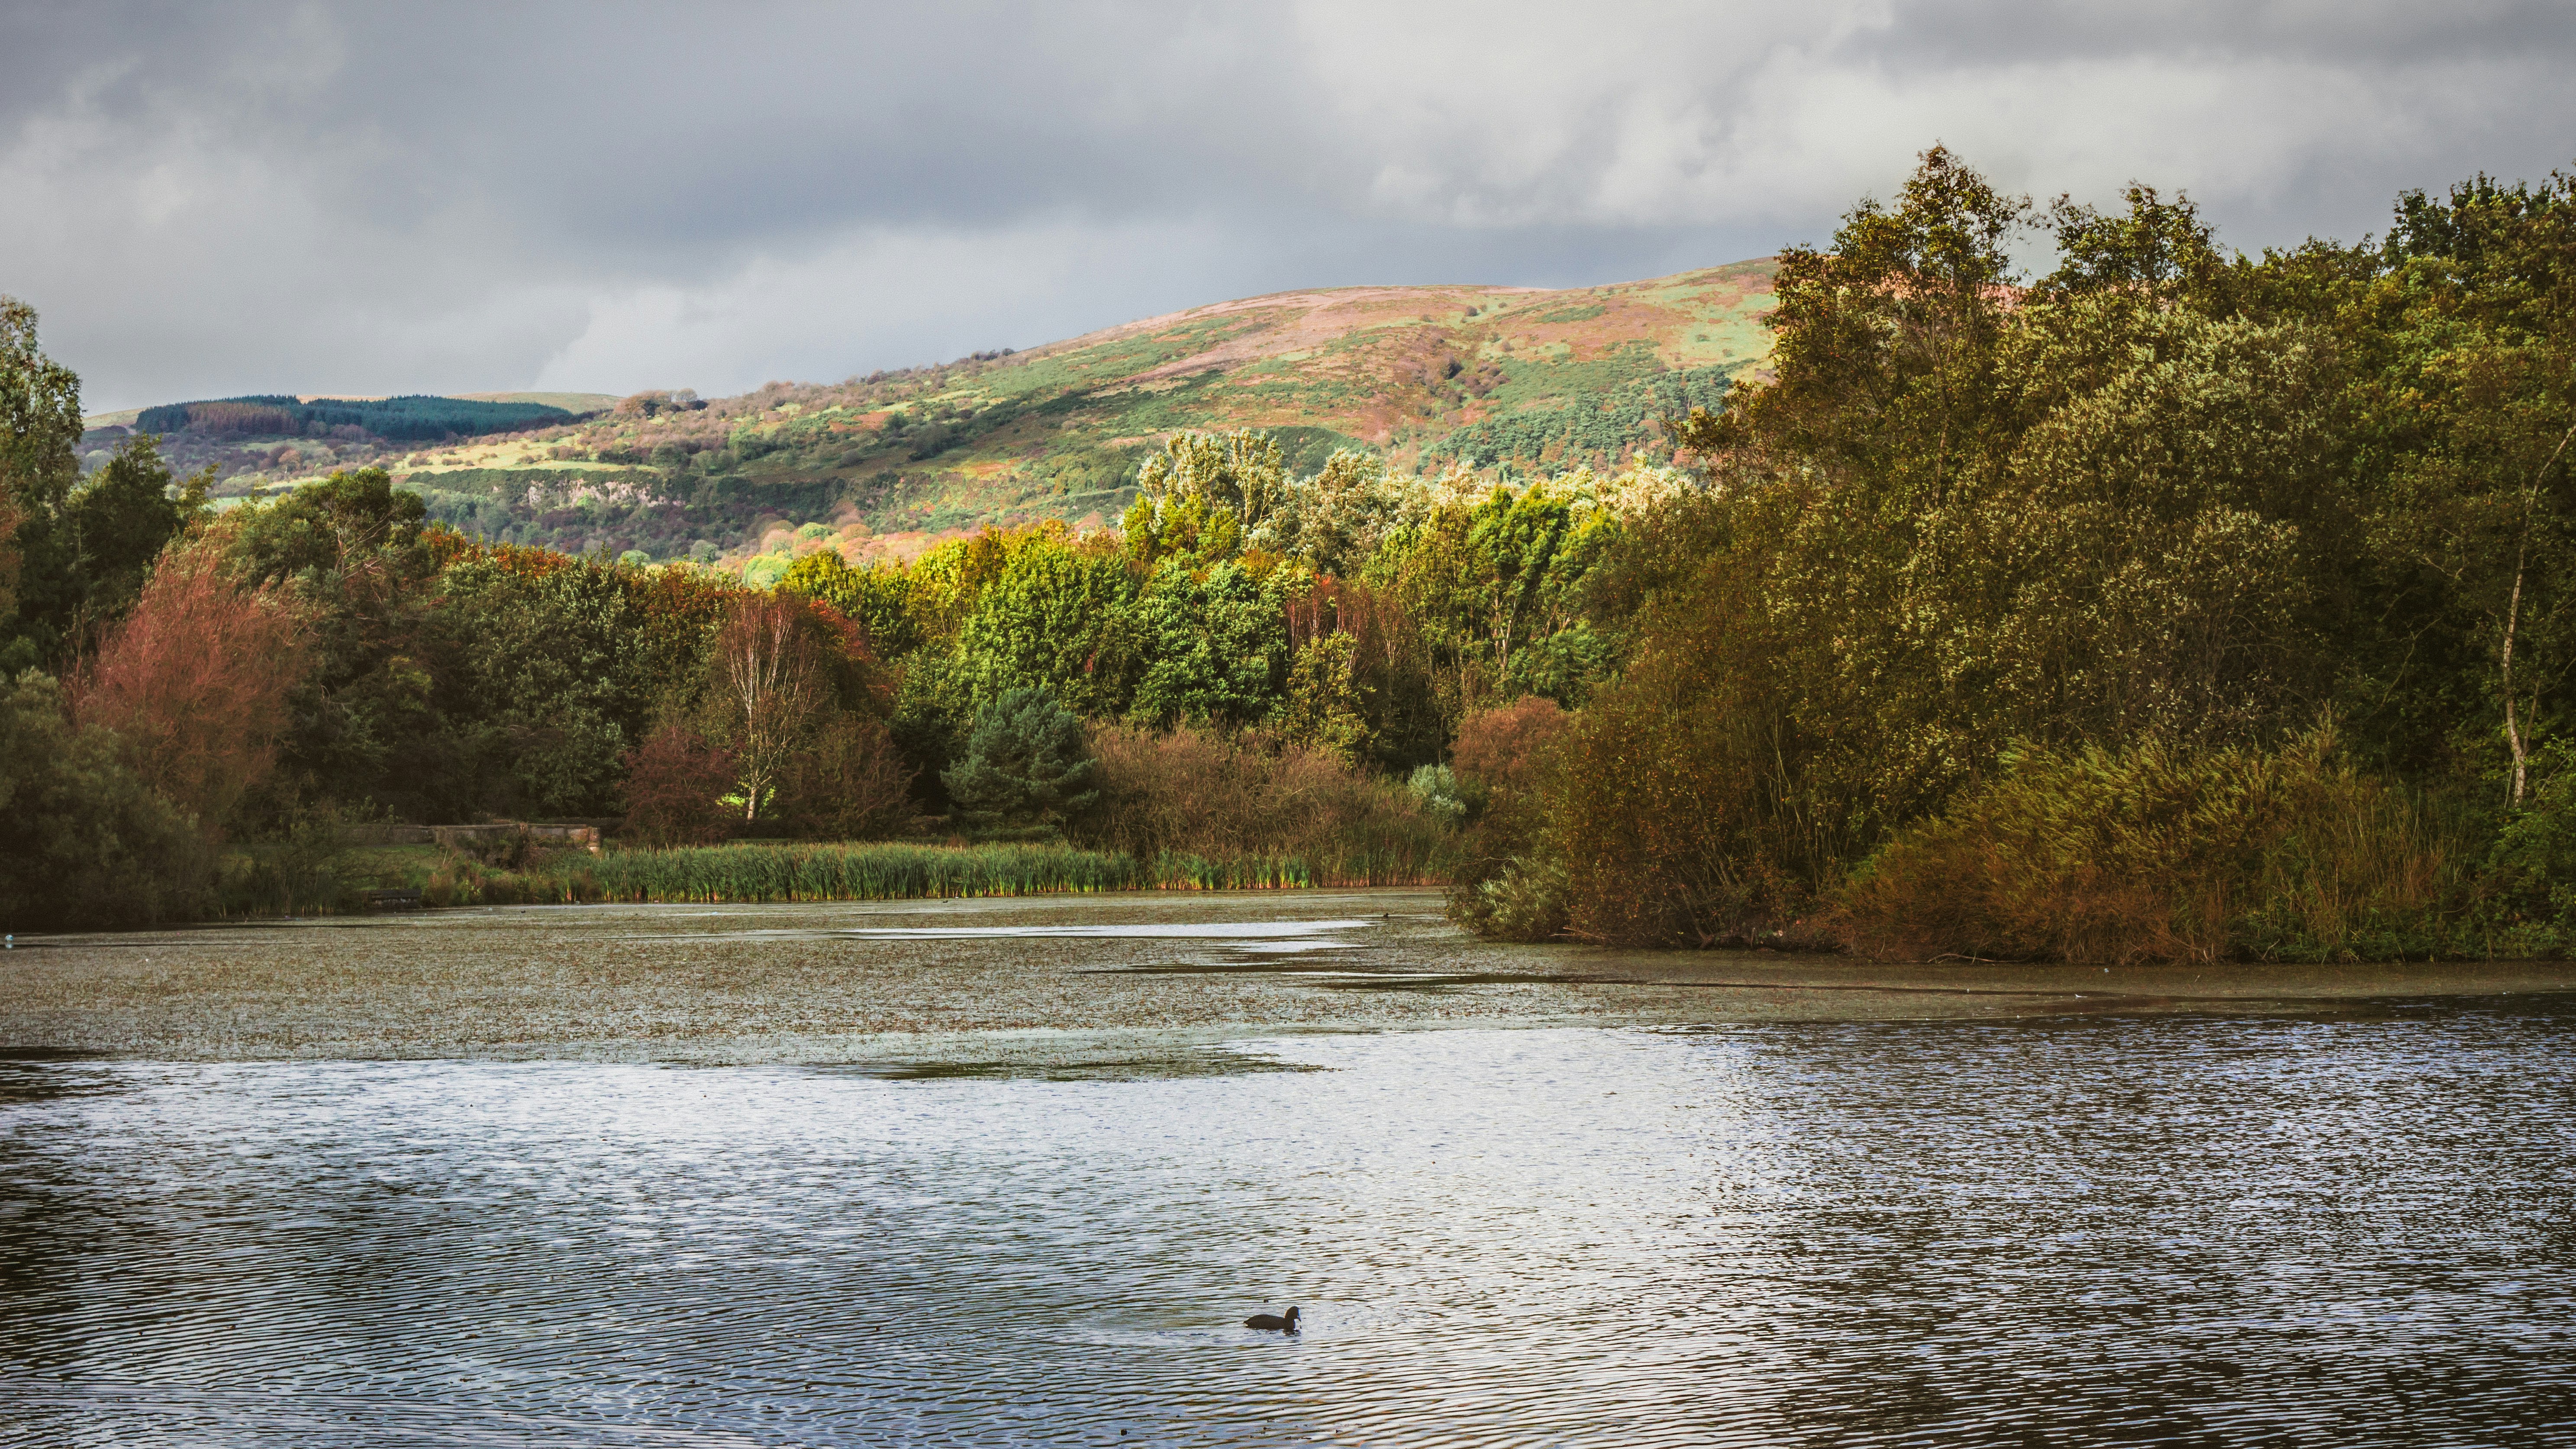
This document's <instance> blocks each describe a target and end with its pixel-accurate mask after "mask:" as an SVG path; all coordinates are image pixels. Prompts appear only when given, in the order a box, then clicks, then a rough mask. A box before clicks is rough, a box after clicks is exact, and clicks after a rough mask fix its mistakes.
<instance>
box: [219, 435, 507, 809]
mask: <svg viewBox="0 0 2576 1449" xmlns="http://www.w3.org/2000/svg"><path fill="white" fill-rule="evenodd" d="M426 514H427V510H426V509H425V508H424V506H423V505H422V503H421V500H420V498H419V496H418V495H416V494H411V493H406V492H401V491H398V490H396V489H395V488H394V487H393V480H392V479H391V478H390V477H389V476H388V475H387V474H386V473H385V472H384V471H383V470H382V469H377V468H368V469H362V470H360V471H357V472H343V473H334V474H332V475H331V476H330V477H329V478H327V479H325V480H323V481H322V482H319V483H313V484H308V485H306V486H305V487H302V488H298V489H296V490H295V491H294V492H292V493H289V494H287V495H286V496H284V497H283V498H279V499H276V500H274V501H271V502H267V503H258V504H250V505H246V506H244V507H240V508H236V509H233V510H230V511H229V512H227V513H226V514H225V515H224V516H223V518H222V519H221V521H220V522H218V523H217V524H216V525H214V528H213V530H212V531H211V533H210V537H212V538H213V539H214V540H215V541H216V542H217V544H218V546H219V547H221V548H222V549H223V551H224V553H225V556H226V558H227V562H228V566H229V568H230V570H231V572H232V573H233V574H234V576H235V577H237V578H238V579H239V580H240V581H241V582H242V583H243V584H244V585H245V586H246V587H250V588H259V587H261V586H264V585H270V584H275V585H279V586H282V587H283V588H285V589H286V590H287V592H288V593H289V594H290V595H291V596H292V597H294V598H295V599H296V600H297V601H298V602H299V604H300V605H301V606H302V607H303V608H304V609H305V610H307V611H308V613H309V615H310V617H311V618H312V620H313V634H312V643H311V647H312V653H313V667H312V669H311V672H310V673H308V674H307V676H306V678H305V680H304V683H303V684H302V685H301V686H300V687H299V688H298V689H297V690H296V692H295V694H294V695H293V697H292V700H291V710H292V715H293V724H292V726H291V727H290V728H289V730H288V732H287V735H286V739H285V743H284V747H283V750H282V752H281V755H280V760H279V767H278V775H277V780H276V783H275V786H274V791H275V794H276V797H277V798H276V800H275V801H274V802H273V806H274V809H273V811H272V813H274V814H277V815H278V818H280V819H283V818H284V813H283V812H285V811H286V809H287V807H288V806H289V804H291V802H293V801H296V800H310V801H336V802H340V803H342V804H346V805H351V806H356V805H359V804H361V803H371V804H373V805H374V806H376V807H379V808H383V809H387V810H390V811H392V812H393V813H394V814H395V815H397V816H399V817H401V818H404V819H411V820H432V821H443V820H461V819H466V818H469V817H470V816H471V815H472V814H473V813H474V812H475V811H477V810H478V809H482V808H485V801H486V799H487V795H488V791H487V788H486V784H487V779H488V776H489V773H490V771H491V770H492V769H494V768H496V767H498V765H499V763H500V762H496V761H493V760H490V759H488V758H485V757H483V756H481V755H478V754H477V753H475V752H474V749H473V746H474V744H475V741H474V740H473V739H472V738H471V737H470V736H469V735H467V734H465V733H463V732H460V731H459V730H457V729H455V728H453V727H452V726H451V718H454V719H460V720H461V719H465V718H470V717H471V715H472V714H473V712H474V708H475V707H474V704H473V701H471V700H470V699H468V698H463V697H461V688H460V687H461V685H462V683H463V681H464V680H465V679H466V678H467V674H466V671H465V669H464V667H463V665H462V664H461V663H460V662H459V661H458V660H457V659H456V658H455V657H454V654H453V650H452V641H451V639H450V637H449V635H448V631H444V630H442V629H440V628H439V627H437V619H436V611H437V606H438V579H439V574H440V568H441V559H440V557H439V555H438V553H437V552H436V551H435V550H434V549H433V548H432V547H431V538H430V536H429V535H428V534H427V533H426V532H425V530H424V527H423V521H424V519H425V517H426ZM446 537H447V538H449V539H451V540H453V538H454V536H453V535H447V536H446ZM455 542H456V543H457V545H458V547H459V548H460V549H461V548H462V546H463V545H462V541H461V540H456V541H455Z"/></svg>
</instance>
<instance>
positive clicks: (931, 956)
mask: <svg viewBox="0 0 2576 1449" xmlns="http://www.w3.org/2000/svg"><path fill="white" fill-rule="evenodd" d="M1440 903H1441V898H1440V895H1439V893H1438V892H1436V891H1430V890H1422V889H1407V888H1379V889H1341V890H1335V889H1310V890H1296V891H1277V890H1271V891H1257V892H1216V891H1138V892H1130V893H1121V894H1115V895H1111V894H1080V895H1075V894H1066V895H1049V896H1038V897H1025V896H1023V897H980V898H958V897H949V898H937V899H917V900H900V901H875V902H863V903H836V904H739V905H725V904H703V903H701V904H669V905H585V906H578V907H568V906H513V907H474V908H457V909H451V910H444V911H435V912H408V913H403V914H398V915H379V916H367V917H319V918H311V919H306V920H301V921H273V922H263V923H257V924H216V925H204V926H192V927H181V928H176V929H171V930H164V931H144V932H122V933H114V934H100V935H93V936H62V937H44V938H37V939H35V940H32V941H29V942H24V943H21V945H20V947H19V949H18V950H17V951H15V952H12V953H9V955H8V956H7V957H0V960H6V961H7V963H8V966H9V968H10V969H9V970H8V971H7V972H5V973H0V1058H7V1057H16V1058H19V1059H26V1058H29V1057H32V1056H58V1055H62V1054H72V1055H77V1056H82V1057H92V1058H108V1059H151V1060H187V1061H207V1062H239V1061H262V1060H378V1061H381V1060H407V1059H459V1058H461V1059H475V1060H496V1061H542V1060H590V1061H613V1062H656V1063H668V1064H673V1065H691V1064H697V1065H716V1064H777V1065H807V1066H826V1067H845V1068H851V1069H857V1070H863V1071H882V1072H885V1073H888V1074H892V1075H899V1076H901V1075H913V1076H918V1075H956V1074H960V1073H964V1074H975V1073H983V1072H997V1073H1004V1074H1009V1073H1016V1072H1035V1073H1040V1074H1073V1075H1083V1074H1106V1075H1113V1076H1114V1075H1173V1074H1190V1075H1197V1074H1204V1073H1205V1072H1208V1071H1226V1070H1258V1069H1263V1067H1262V1061H1261V1059H1260V1058H1259V1057H1258V1056H1257V1054H1252V1053H1247V1052H1245V1051H1243V1050H1241V1049H1240V1047H1239V1046H1238V1045H1237V1044H1240V1043H1244V1042H1249V1041H1254V1040H1257V1039H1261V1038H1276V1037H1287V1036H1296V1035H1305V1034H1310V1033H1316V1032H1324V1033H1345V1032H1389V1031H1393V1032H1405V1031H1420V1030H1442V1029H1452V1028H1541V1027H1569V1026H1589V1027H1640V1028H1684V1029H1686V1028H1691V1027H1701V1026H1710V1027H1714V1026H1723V1025H1728V1024H1744V1023H1796V1022H1809V1023H1812V1022H1841V1023H1866V1022H1883V1021H1924V1020H1951V1021H1961V1022H1997V1023H2000V1022H2013V1021H2021V1022H2033V1021H2041V1020H2045V1019H2050V1018H2079V1017H2096V1016H2104V1015H2110V1016H2133V1017H2135V1016H2159V1015H2192V1014H2212V1013H2223V1014H2228V1015H2236V1016H2286V1017H2296V1016H2302V1015H2318V1014H2324V1015H2354V1014H2360V1015H2368V1014H2371V1013H2374V1012H2376V1011H2379V1010H2384V1009H2388V1008H2403V1007H2404V1006H2405V1005H2406V1004H2407V1003H2409V1002H2414V1003H2426V1002H2439V1001H2465V1000H2469V999H2472V998H2497V999H2512V1000H2530V1001H2533V1002H2543V1001H2545V1000H2547V999H2548V998H2551V997H2555V996H2560V995H2566V994H2571V993H2576V968H2571V966H2570V965H2569V964H2568V963H2565V962H2547V961H2544V962H2511V963H2497V962H2484V963H2435V964H2429V965H2428V964H2415V963H2399V964H2382V965H2356V966H2342V967H2316V966H2304V967H2173V966H2130V967H2111V968H2107V969H2106V968H2102V967H2067V966H2011V965H1995V964H1986V963H1975V964H1969V963H1940V964H1934V965H1923V966H1890V965H1886V964H1879V963H1870V962H1862V961H1855V960H1851V959H1849V958H1840V957H1803V956H1800V957H1792V956H1782V955H1778V954H1775V953H1768V952H1691V953H1661V952H1640V951H1621V950H1613V949H1608V948H1603V947H1598V946H1582V945H1510V944H1498V943H1488V942H1483V941H1478V940H1476V939H1474V938H1473V937H1470V936H1468V935H1466V934H1465V933H1464V932H1463V931H1461V930H1460V929H1459V928H1458V927H1456V926H1454V925H1452V924H1450V923H1449V922H1448V921H1447V920H1446V919H1445V918H1444V917H1443V916H1442V915H1441V914H1440Z"/></svg>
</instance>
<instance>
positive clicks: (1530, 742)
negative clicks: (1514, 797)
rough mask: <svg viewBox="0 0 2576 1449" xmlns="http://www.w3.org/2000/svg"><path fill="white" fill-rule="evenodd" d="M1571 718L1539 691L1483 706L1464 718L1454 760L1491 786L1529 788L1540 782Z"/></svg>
mask: <svg viewBox="0 0 2576 1449" xmlns="http://www.w3.org/2000/svg"><path fill="white" fill-rule="evenodd" d="M1568 718H1569V716H1568V715H1567V714H1566V712H1565V710H1564V709H1563V708H1562V707H1561V706H1559V705H1558V704H1557V702H1556V701H1555V700H1552V699H1548V698H1546V697H1544V696H1541V695H1535V694H1525V695H1522V696H1521V697H1520V698H1518V699H1516V700H1513V701H1512V702H1511V703H1509V704H1505V705H1498V706H1496V707H1495V708H1493V709H1487V710H1479V711H1478V712H1476V713H1474V714H1471V715H1469V716H1467V718H1466V719H1465V720H1464V721H1462V722H1460V724H1459V726H1458V743H1457V745H1456V747H1455V748H1453V749H1452V750H1451V751H1450V754H1449V758H1450V763H1451V764H1452V765H1453V766H1455V767H1456V769H1457V771H1458V773H1459V774H1460V775H1463V776H1465V777H1466V778H1467V779H1469V780H1472V781H1474V782H1475V783H1477V784H1479V785H1482V786H1484V787H1485V788H1486V789H1488V790H1496V791H1522V790H1527V789H1529V788H1530V787H1531V786H1532V785H1534V784H1535V783H1536V782H1537V779H1538V776H1539V774H1540V773H1541V769H1542V766H1543V765H1544V763H1545V759H1546V754H1547V751H1548V749H1549V748H1550V747H1551V746H1553V745H1554V744H1555V743H1556V741H1557V737H1558V736H1560V735H1562V734H1563V733H1564V732H1565V725H1566V721H1567V719H1568Z"/></svg>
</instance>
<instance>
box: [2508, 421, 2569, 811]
mask: <svg viewBox="0 0 2576 1449" xmlns="http://www.w3.org/2000/svg"><path fill="white" fill-rule="evenodd" d="M2571 438H2576V423H2571V424H2569V425H2568V428H2567V431H2566V432H2564V433H2562V434H2560V435H2559V438H2558V446H2557V447H2555V448H2552V449H2550V450H2549V460H2548V461H2547V462H2545V463H2542V464H2541V465H2540V466H2539V468H2537V469H2535V470H2534V471H2533V472H2532V475H2531V481H2530V482H2529V483H2527V484H2525V485H2524V486H2523V490H2522V527H2521V529H2520V530H2519V531H2518V535H2517V536H2516V538H2515V539H2514V544H2513V592H2512V593H2511V594H2509V595H2507V596H2506V600H2505V607H2504V678H2503V685H2504V742H2505V745H2506V747H2507V748H2509V749H2511V750H2512V751H2513V797H2512V803H2514V804H2516V805H2519V804H2521V803H2522V795H2523V790H2524V787H2525V783H2526V782H2527V781H2528V779H2529V778H2530V774H2531V751H2530V749H2529V748H2528V747H2527V746H2526V745H2525V744H2524V742H2523V738H2522V722H2521V719H2520V717H2519V716H2517V715H2516V714H2515V712H2514V703H2513V641H2514V634H2515V632H2516V631H2517V630H2518V629H2519V628H2520V627H2521V623H2522V578H2523V571H2524V567H2525V565H2526V564H2527V563H2528V562H2529V560H2530V557H2531V515H2532V512H2533V510H2534V509H2536V508H2537V507H2538V506H2539V503H2540V480H2541V479H2543V478H2546V477H2548V476H2549V470H2550V469H2551V468H2552V467H2554V466H2556V465H2557V462H2558V455H2559V454H2561V453H2564V452H2566V451H2567V443H2568V440H2569V439H2571Z"/></svg>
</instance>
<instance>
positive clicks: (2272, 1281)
mask: <svg viewBox="0 0 2576 1449" xmlns="http://www.w3.org/2000/svg"><path fill="white" fill-rule="evenodd" d="M2571 1024H2576V1013H2571V1012H2570V1011H2569V1010H2568V1009H2567V1006H2566V1005H2565V1003H2564V1002H2563V1000H2560V1001H2553V1000H2551V999H2548V998H2543V999H2541V1000H2540V1004H2538V1005H2536V1006H2535V1005H2533V1004H2532V1003H2531V1002H2530V1001H2524V1002H2522V1003H2511V1002H2494V1001H2485V1002H2481V1001H2455V1002H2449V1003H2440V1004H2426V1005H2423V1006H2415V1007H2399V1008H2396V1009H2383V1010H2380V1011H2378V1012H2375V1013H2372V1014H2370V1015H2368V1016H2365V1017H2362V1018H2342V1017H2338V1018H2329V1019H2312V1020H2301V1019H2296V1018H2282V1017H2271V1018H2265V1019H2248V1020H2238V1019H2228V1018H2220V1017H2188V1016H2142V1017H2130V1018H2088V1017H2073V1018H2065V1017H2060V1018H2049V1019H2040V1020H2028V1021H2004V1022H1870V1023H1855V1024H1831V1023H1821V1024H1816V1023H1809V1024H1795V1023H1791V1024H1745V1025H1733V1026H1724V1027H1713V1028H1709V1029H1705V1030H1698V1031H1677V1030H1647V1029H1600V1028H1565V1029H1540V1030H1522V1031H1508V1030H1482V1029H1472V1030H1450V1031H1436V1032H1406V1033H1386V1034H1379V1035H1348V1036H1310V1037H1292V1038H1284V1039H1273V1040H1268V1041H1261V1042H1253V1043H1248V1044H1243V1045H1241V1046H1238V1047H1233V1048H1224V1049H1220V1050H1219V1051H1218V1052H1216V1053H1215V1056H1216V1057H1217V1058H1219V1060H1217V1061H1216V1062H1215V1064H1214V1065H1211V1063H1210V1057H1211V1053H1209V1052H1207V1051H1199V1052H1197V1053H1196V1055H1195V1057H1194V1058H1193V1061H1192V1063H1191V1064H1190V1065H1187V1066H1186V1067H1180V1068H1177V1069H1176V1070H1175V1071H1174V1072H1172V1073H1171V1074H1169V1075H1165V1076H1161V1077H1149V1078H1146V1079H1136V1078H1134V1077H1132V1076H1131V1077H1129V1078H1127V1079H1121V1080H1079V1079H1076V1080H1065V1079H1061V1078H1057V1079H1048V1078H1037V1077H1029V1076H1007V1075H1005V1076H999V1077H993V1076H984V1075H978V1074H976V1073H974V1072H973V1071H971V1070H965V1071H959V1070H954V1069H951V1070H945V1071H942V1072H939V1073H934V1074H929V1075H926V1076H924V1077H922V1078H921V1079H914V1080H890V1079H888V1074H887V1073H885V1072H882V1071H869V1072H859V1071H835V1070H830V1069H813V1068H797V1067H718V1068H664V1067H651V1066H639V1065H629V1064H615V1063H598V1062H586V1063H544V1062H538V1063H530V1062H518V1063H511V1062H455V1061H443V1062H442V1061H430V1062H347V1061H340V1062H258V1063H240V1064H204V1063H192V1064H160V1063H135V1062H123V1061H83V1060H77V1059H54V1060H31V1061H20V1062H14V1063H6V1064H0V1285H5V1289H6V1293H7V1299H6V1305H5V1314H4V1315H0V1409H5V1412H0V1423H5V1425H6V1427H5V1428H0V1439H5V1440H6V1441H7V1442H10V1443H26V1444H44V1445H57V1444H88V1443H111V1442H112V1443H120V1444H124V1443H140V1444H155V1443H167V1444H188V1445H287V1444H296V1445H302V1444H378V1443H383V1444H393V1443H401V1444H464V1445H487V1444H522V1443H531V1442H548V1443H553V1442H569V1443H591V1444H639V1445H641V1444H654V1445H661V1444H689V1445H736V1444H743V1445H750V1444H841V1443H851V1444H862V1443H886V1442H936V1443H1009V1442H1042V1443H1104V1444H1114V1443H1120V1442H1125V1443H1139V1442H1144V1443H1238V1442H1242V1443H1252V1442H1258V1443H1272V1442H1298V1443H1304V1442H1331V1443H1367V1444H1382V1443H1435V1442H1447V1443H1478V1444H1485V1443H1530V1444H1577V1443H1579V1444H1654V1443H1691V1444H1706V1443H1746V1444H1756V1443H1762V1444H1778V1443H1787V1444H1829V1443H1831V1444H1843V1443H1902V1442H1921V1443H1939V1444H2012V1445H2018V1444H2025V1443H2031V1444H2036V1443H2058V1444H2066V1443H2113V1442H2120V1443H2131V1442H2169V1443H2190V1444H2204V1443H2205V1444H2222V1443H2224V1444H2251V1443H2303V1444H2313V1443H2334V1444H2380V1443H2386V1444H2435V1443H2443V1444H2447V1443H2510V1442H2527V1443H2537V1442H2546V1441H2549V1440H2552V1439H2556V1440H2559V1441H2562V1442H2563V1441H2565V1440H2566V1439H2568V1438H2569V1437H2570V1436H2576V1330H2571V1325H2576V1275H2571V1270H2576V1229H2571V1223H2570V1206H2569V1199H2570V1186H2571V1166H2576V1125H2571V1124H2576V1086H2571V1079H2570V1073H2569V1071H2568V1067H2567V1058H2566V1052H2565V1045H2566V1042H2567V1040H2568V1028H2569V1027H2570V1025H2571ZM1228 1051H1230V1052H1233V1053H1234V1054H1235V1057H1236V1059H1237V1060H1239V1061H1240V1062H1241V1064H1242V1065H1244V1066H1247V1067H1264V1068H1278V1067H1302V1068H1309V1069H1313V1070H1292V1071H1282V1070H1246V1071H1225V1070H1221V1068H1222V1066H1223V1065H1224V1061H1223V1060H1222V1057H1223V1054H1224V1053H1225V1052H1228ZM896 1075H900V1074H896ZM1287 1303H1296V1304H1299V1305H1302V1306H1303V1308H1304V1309H1305V1320H1306V1324H1307V1331H1306V1332H1305V1334H1304V1335H1303V1336H1302V1337H1301V1338H1298V1339H1295V1340H1282V1339H1279V1338H1276V1337H1267V1336H1262V1335H1255V1334H1252V1333H1249V1332H1247V1331H1245V1330H1242V1329H1240V1328H1237V1327H1234V1326H1233V1325H1234V1324H1236V1323H1237V1322H1238V1321H1239V1320H1240V1319H1241V1318H1242V1316H1243V1315H1244V1314H1246V1313H1248V1312H1251V1311H1254V1310H1255V1309H1259V1308H1263V1307H1275V1306H1278V1305H1284V1304H1287ZM1122 1436H1124V1438H1123V1439H1122Z"/></svg>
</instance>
